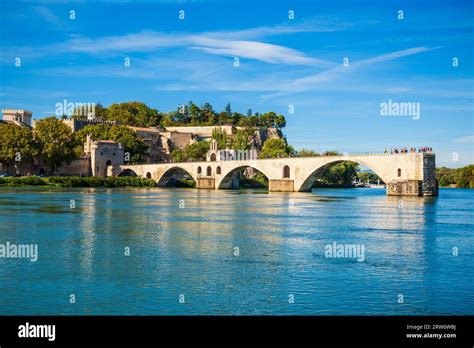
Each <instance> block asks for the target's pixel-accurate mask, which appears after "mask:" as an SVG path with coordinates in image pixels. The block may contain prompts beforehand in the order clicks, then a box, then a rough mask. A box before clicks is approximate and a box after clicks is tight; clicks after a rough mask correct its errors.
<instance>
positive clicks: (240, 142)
mask: <svg viewBox="0 0 474 348" xmlns="http://www.w3.org/2000/svg"><path fill="white" fill-rule="evenodd" d="M232 148H233V149H234V150H248V149H249V148H250V146H249V135H248V132H247V131H246V130H244V129H239V130H237V133H236V134H235V137H234V141H233V142H232Z"/></svg>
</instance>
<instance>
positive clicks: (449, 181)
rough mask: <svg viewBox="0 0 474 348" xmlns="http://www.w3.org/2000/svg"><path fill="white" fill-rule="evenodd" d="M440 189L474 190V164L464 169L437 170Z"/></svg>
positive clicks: (444, 168)
mask: <svg viewBox="0 0 474 348" xmlns="http://www.w3.org/2000/svg"><path fill="white" fill-rule="evenodd" d="M436 179H438V184H439V186H440V187H457V188H474V164H470V165H468V166H465V167H462V168H455V169H453V168H446V167H441V168H436Z"/></svg>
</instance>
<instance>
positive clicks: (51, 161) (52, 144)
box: [34, 116, 76, 172]
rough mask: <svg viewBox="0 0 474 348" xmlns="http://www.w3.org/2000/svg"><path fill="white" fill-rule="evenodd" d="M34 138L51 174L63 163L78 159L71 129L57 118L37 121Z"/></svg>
mask: <svg viewBox="0 0 474 348" xmlns="http://www.w3.org/2000/svg"><path fill="white" fill-rule="evenodd" d="M34 137H35V139H36V141H37V142H38V147H39V151H40V152H41V154H42V155H43V156H44V158H45V160H46V162H47V163H48V166H49V168H50V170H51V172H54V171H55V170H56V168H58V167H59V166H60V165H61V164H62V163H63V162H66V163H68V164H69V163H71V161H72V160H74V159H75V158H76V154H75V152H74V148H75V146H76V141H75V138H74V136H73V134H72V131H71V128H69V127H68V126H67V125H66V124H65V123H64V122H62V121H61V120H58V119H57V118H56V117H54V116H52V117H48V118H43V119H41V120H39V121H37V122H36V127H35V128H34Z"/></svg>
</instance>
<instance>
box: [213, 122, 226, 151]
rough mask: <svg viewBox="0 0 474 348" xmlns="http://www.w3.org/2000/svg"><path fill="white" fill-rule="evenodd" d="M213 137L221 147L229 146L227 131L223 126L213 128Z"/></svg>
mask: <svg viewBox="0 0 474 348" xmlns="http://www.w3.org/2000/svg"><path fill="white" fill-rule="evenodd" d="M212 139H214V140H216V141H217V146H218V148H219V149H225V148H227V133H226V132H225V131H224V130H223V129H222V128H220V127H219V128H214V129H213V130H212Z"/></svg>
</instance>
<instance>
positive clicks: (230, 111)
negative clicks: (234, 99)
mask: <svg viewBox="0 0 474 348" xmlns="http://www.w3.org/2000/svg"><path fill="white" fill-rule="evenodd" d="M224 111H225V112H226V113H227V115H229V116H230V115H232V109H231V107H230V103H227V105H226V106H225V109H224Z"/></svg>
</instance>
